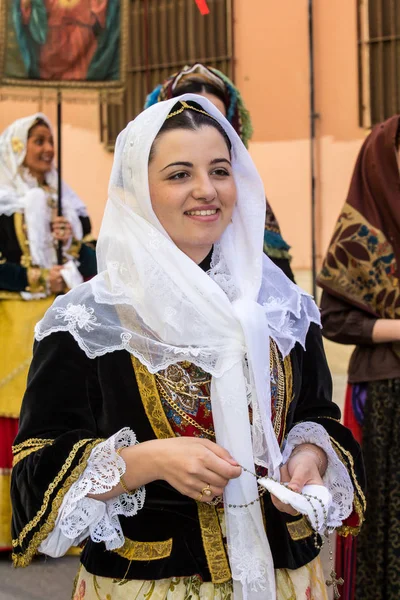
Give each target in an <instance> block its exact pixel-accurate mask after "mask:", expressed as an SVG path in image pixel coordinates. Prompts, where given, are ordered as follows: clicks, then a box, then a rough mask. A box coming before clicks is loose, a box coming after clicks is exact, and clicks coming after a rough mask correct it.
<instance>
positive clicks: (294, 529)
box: [286, 517, 313, 542]
mask: <svg viewBox="0 0 400 600" xmlns="http://www.w3.org/2000/svg"><path fill="white" fill-rule="evenodd" d="M286 527H287V528H288V531H289V535H290V537H291V538H292V540H293V541H295V542H298V541H299V540H305V539H306V538H308V537H310V535H312V533H313V530H312V527H311V525H310V524H309V523H308V521H307V519H306V518H305V517H302V518H301V519H299V520H298V521H292V523H286Z"/></svg>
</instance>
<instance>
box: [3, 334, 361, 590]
mask: <svg viewBox="0 0 400 600" xmlns="http://www.w3.org/2000/svg"><path fill="white" fill-rule="evenodd" d="M281 363H282V365H283V368H284V377H285V380H286V382H287V385H286V397H285V398H284V399H283V401H282V403H281V405H280V406H279V407H278V408H277V410H276V411H275V419H276V418H277V417H278V416H279V417H280V418H281V419H282V425H281V428H280V431H279V435H282V436H284V435H285V434H287V432H288V431H290V429H291V428H292V427H293V426H294V425H295V424H296V423H299V422H302V421H314V422H317V423H320V424H321V425H323V426H324V427H325V428H326V430H327V431H328V433H329V435H330V436H331V439H332V443H333V445H334V447H335V449H337V451H338V453H339V456H341V458H342V460H343V462H344V463H345V465H346V467H347V469H348V471H349V473H350V476H351V478H352V480H353V483H354V487H355V507H356V509H357V513H358V516H359V518H360V520H362V513H363V503H364V497H363V494H362V487H363V484H364V482H363V467H362V459H361V455H360V450H359V447H358V445H357V443H356V442H355V441H354V439H353V437H352V435H351V433H350V431H349V430H347V429H346V428H345V427H343V426H342V425H341V424H340V423H339V421H338V419H340V411H339V408H338V407H337V406H336V405H335V404H334V403H333V402H332V401H331V392H332V386H331V377H330V373H329V370H328V366H327V363H326V359H325V355H324V351H323V346H322V338H321V333H320V330H319V328H318V327H317V326H315V325H312V326H311V328H310V331H309V333H308V337H307V351H306V352H305V351H304V350H303V349H302V348H301V347H300V346H299V345H296V347H295V348H294V350H293V351H292V353H291V355H290V357H289V358H288V359H285V361H281ZM278 413H279V414H278ZM285 415H286V419H285ZM127 426H128V427H130V428H131V429H132V430H133V431H135V433H136V435H137V439H138V441H139V442H142V441H145V440H149V439H153V438H156V437H170V431H171V430H170V429H169V428H168V419H167V418H166V414H165V412H164V410H163V405H162V403H161V400H160V397H159V395H158V392H157V387H156V385H155V378H154V376H153V375H151V374H150V373H149V372H148V371H147V370H146V369H145V367H143V366H142V365H141V364H140V363H139V362H138V361H137V360H136V359H132V357H131V356H130V354H129V353H128V352H127V351H124V350H122V351H116V352H113V353H109V354H106V355H104V356H101V357H98V358H95V359H89V358H87V356H86V355H85V354H84V353H83V351H82V350H80V348H79V347H78V345H77V344H76V342H75V341H74V339H73V337H72V336H71V335H70V334H69V333H66V332H62V333H61V332H60V333H54V334H52V335H50V336H49V337H47V338H45V339H43V340H42V341H41V342H39V343H36V344H35V349H34V357H33V361H32V365H31V369H30V373H29V379H28V388H27V391H26V394H25V397H24V401H23V407H22V412H21V421H20V430H19V433H18V437H17V439H16V441H15V445H14V448H13V451H14V462H15V466H14V469H13V474H12V490H11V493H12V501H13V537H14V542H13V544H14V554H13V558H14V563H15V565H17V566H25V565H27V564H29V562H30V560H31V558H32V556H33V555H34V553H35V552H36V550H37V548H38V546H39V545H40V543H41V541H42V540H43V539H45V538H46V537H47V535H48V533H49V532H50V531H51V530H52V528H53V527H54V522H55V518H56V516H57V511H58V509H59V507H60V505H61V502H62V499H63V497H64V495H65V493H66V492H67V490H68V489H69V487H70V485H71V484H72V483H73V482H74V481H76V479H77V478H78V477H79V475H80V474H81V473H82V472H83V470H84V469H85V466H86V464H87V459H88V457H89V455H90V452H91V450H92V448H93V447H94V446H95V445H96V444H97V443H99V441H100V440H102V439H105V438H108V437H109V436H111V435H113V434H114V433H116V432H117V431H118V430H120V429H121V428H123V427H127ZM261 506H262V509H263V512H264V515H265V523H266V531H267V535H268V538H269V542H270V545H271V549H272V554H273V558H274V564H275V568H281V567H286V568H289V569H296V568H298V567H300V566H302V565H304V564H306V563H308V562H310V561H311V560H312V559H313V558H314V557H315V556H316V554H317V553H318V550H317V549H316V547H315V545H314V536H313V532H312V531H311V529H310V527H309V525H308V523H307V522H306V521H305V519H304V518H303V517H294V518H293V517H289V516H288V515H284V514H283V513H280V512H279V511H277V510H276V509H275V507H274V506H273V505H272V503H271V500H270V498H269V495H268V494H265V495H264V496H263V498H262V504H261ZM218 510H220V509H217V508H215V507H213V506H209V505H207V504H204V503H197V502H196V501H194V500H192V499H190V498H188V497H186V496H183V495H181V494H180V493H179V492H177V491H176V490H175V489H173V488H172V487H171V486H169V485H168V484H167V483H166V482H164V481H155V482H153V483H151V484H148V485H146V500H145V504H144V508H143V509H142V510H140V511H139V512H138V514H137V515H136V516H134V517H130V518H125V517H121V518H120V520H121V524H122V528H123V532H124V536H125V540H126V541H125V545H124V548H123V549H122V551H107V550H106V549H105V546H104V544H103V543H94V542H92V541H91V540H89V541H88V542H87V544H86V546H85V549H84V551H83V554H82V559H81V560H82V562H83V564H84V565H85V567H86V569H87V570H88V571H89V572H91V573H93V574H97V575H101V576H106V577H112V578H117V579H121V578H124V577H125V578H127V579H146V580H152V579H160V578H167V577H172V576H189V575H194V574H198V575H200V576H201V577H202V578H203V580H204V581H213V582H223V581H226V580H228V579H230V571H229V563H228V559H227V554H226V550H225V546H224V539H223V536H222V533H221V528H220V525H219V520H218Z"/></svg>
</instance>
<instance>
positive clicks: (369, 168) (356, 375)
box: [318, 115, 400, 600]
mask: <svg viewBox="0 0 400 600" xmlns="http://www.w3.org/2000/svg"><path fill="white" fill-rule="evenodd" d="M399 122H400V117H399V116H398V115H396V116H394V117H392V118H391V119H389V120H388V121H386V122H385V123H382V124H380V125H377V126H376V127H374V129H373V130H372V132H371V134H370V135H369V136H368V138H367V139H366V140H365V142H364V144H363V146H362V148H361V151H360V153H359V156H358V159H357V162H356V165H355V168H354V173H353V178H352V181H351V184H350V189H349V193H348V197H347V201H346V204H345V205H344V208H343V211H342V213H341V215H340V217H339V219H338V222H337V224H336V228H335V232H334V235H333V238H332V241H331V244H330V246H329V249H328V252H327V255H326V257H325V260H324V264H323V268H322V271H321V273H320V275H319V278H318V283H319V285H320V286H321V287H322V288H323V290H324V291H323V294H322V301H321V310H322V324H323V335H324V336H325V337H326V338H328V339H330V340H332V341H334V342H338V343H340V344H354V345H355V346H356V348H355V350H354V352H353V355H352V357H351V360H350V364H349V371H348V382H349V385H348V389H347V395H346V404H345V414H344V422H345V425H347V426H348V427H350V428H351V429H352V431H353V433H354V435H355V437H356V438H357V439H358V440H359V441H360V442H362V446H363V454H364V460H365V467H366V476H367V513H366V522H365V524H364V526H363V529H362V531H361V534H360V536H359V537H358V538H357V560H355V551H352V546H353V543H352V542H351V540H349V539H347V538H345V539H343V540H339V552H338V565H337V566H338V570H340V571H341V572H342V574H343V575H344V578H345V580H346V581H347V584H346V590H345V596H344V598H345V600H350V599H352V598H354V597H355V598H357V600H397V598H400V552H399V547H400V460H399V449H400V402H399V400H400V353H399V349H400V344H399V342H400V321H399V320H398V319H399V317H400V287H399V277H400V267H399V265H400V177H399V167H398V149H399ZM349 526H350V528H347V532H348V531H351V530H352V529H353V530H354V528H355V526H356V523H349ZM345 533H346V531H345ZM353 550H354V548H353ZM356 566H357V568H355V567H356ZM355 571H356V573H355ZM354 588H355V589H356V591H355V596H354Z"/></svg>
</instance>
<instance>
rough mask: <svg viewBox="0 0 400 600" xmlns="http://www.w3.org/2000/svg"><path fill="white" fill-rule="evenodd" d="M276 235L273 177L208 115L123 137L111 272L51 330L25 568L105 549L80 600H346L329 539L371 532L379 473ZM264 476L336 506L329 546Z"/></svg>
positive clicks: (18, 511)
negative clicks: (363, 498) (369, 512)
mask: <svg viewBox="0 0 400 600" xmlns="http://www.w3.org/2000/svg"><path fill="white" fill-rule="evenodd" d="M264 217H265V195H264V189H263V185H262V181H261V178H260V176H259V174H258V173H257V170H256V168H255V166H254V163H253V161H252V160H251V157H250V155H249V153H248V152H247V150H246V148H245V147H244V145H243V144H242V142H241V141H240V139H239V137H238V135H237V134H236V133H235V131H234V129H233V128H232V127H231V125H230V124H229V123H228V121H227V120H226V119H225V117H224V116H223V115H222V114H221V113H220V112H219V111H218V109H217V108H215V107H214V106H213V104H211V103H210V102H209V101H208V100H206V99H205V98H201V97H199V96H193V95H190V96H189V95H185V96H182V97H181V98H179V99H178V100H176V99H173V100H169V101H166V102H160V103H158V104H156V105H154V106H152V107H151V108H149V109H148V110H146V111H144V112H143V113H142V114H141V115H139V116H138V117H137V118H136V119H135V121H133V122H132V123H130V124H129V125H128V126H127V128H126V129H125V130H124V131H123V132H122V133H121V134H120V135H119V137H118V140H117V145H116V151H115V156H114V164H113V169H112V173H111V179H110V185H109V199H108V202H107V207H106V211H105V214H104V219H103V223H102V227H101V232H100V236H99V242H98V248H97V249H98V260H99V268H100V269H99V270H100V273H99V275H97V276H96V277H95V278H93V279H92V280H91V281H89V282H87V283H85V284H83V285H82V286H79V287H78V288H76V289H75V290H72V291H71V292H70V293H69V294H67V295H66V296H65V297H61V298H57V299H56V301H55V302H54V304H53V306H52V307H51V308H50V309H49V310H48V311H47V313H46V315H45V317H44V318H43V319H42V321H41V322H40V323H39V324H38V326H37V328H36V344H35V351H34V358H33V361H32V365H31V371H30V378H29V384H28V388H27V390H26V393H25V397H24V405H23V411H22V418H21V427H20V430H19V433H18V437H17V440H16V443H15V446H14V456H15V458H14V463H15V466H14V469H13V485H12V496H13V507H14V510H13V527H14V542H13V544H14V563H15V564H16V565H17V566H25V565H27V564H28V563H29V562H30V560H31V559H32V556H33V555H34V553H35V552H36V551H37V550H38V551H39V552H42V553H44V554H48V555H50V556H55V557H56V556H61V555H62V554H64V553H65V552H66V551H67V550H68V548H69V547H70V546H71V545H73V544H77V543H81V542H82V541H83V540H85V539H87V543H86V545H85V549H84V551H83V553H82V556H81V562H82V566H81V569H80V572H79V575H78V578H77V583H76V589H75V596H74V598H75V600H78V598H79V599H82V598H83V597H84V598H85V600H95V599H96V598H97V599H98V598H99V597H100V596H101V597H102V598H106V597H107V598H109V599H110V600H117V599H119V600H125V599H126V600H128V598H129V599H130V598H136V600H179V599H181V598H189V597H190V598H192V599H193V600H199V599H200V598H202V599H204V600H229V599H232V598H234V599H235V600H239V599H240V598H246V599H247V600H265V599H266V598H268V599H269V600H289V599H290V600H294V599H296V600H307V598H313V600H326V599H327V593H326V588H325V584H324V579H323V575H322V569H321V564H320V560H319V558H318V554H319V543H318V535H317V532H321V533H322V532H323V531H324V530H325V529H326V528H329V529H334V528H336V527H339V526H340V525H341V524H342V522H343V520H344V519H345V518H346V517H347V516H348V515H350V514H351V512H352V509H353V499H355V500H356V502H358V498H355V494H354V488H353V485H354V486H355V487H357V486H358V487H357V489H358V490H361V488H360V485H359V483H358V480H357V477H361V481H362V464H361V460H360V457H359V449H358V446H357V444H356V443H355V442H354V440H353V438H352V437H351V435H350V434H349V433H348V431H347V430H346V429H344V428H343V427H342V426H341V425H340V422H339V420H338V419H339V418H340V411H339V409H338V407H337V406H336V405H335V404H333V403H332V401H331V391H332V389H331V380H330V375H329V371H328V367H327V363H326V360H325V356H324V351H323V346H322V343H321V333H320V330H319V327H318V323H319V311H318V308H317V306H316V305H315V303H314V302H313V300H312V298H311V297H310V296H308V295H307V294H305V293H304V292H302V291H301V290H300V289H299V288H298V287H297V286H296V285H295V284H293V283H292V282H291V281H290V280H289V279H288V278H287V277H286V276H285V275H284V274H283V273H282V271H281V270H280V269H279V268H278V267H277V266H276V265H274V264H273V263H272V261H271V260H270V259H269V258H268V257H266V256H265V255H264V254H263V236H264ZM305 350H307V351H305ZM55 388H56V389H57V394H56V395H55V394H54V393H53V390H54V389H55ZM133 428H134V430H133ZM285 436H286V441H285V444H284V440H285ZM336 443H337V444H340V448H341V449H343V457H344V458H343V461H342V460H340V459H339V458H338V455H337V453H336V451H335V448H336V446H335V444H336ZM262 476H268V477H269V478H274V479H276V478H278V477H281V478H282V481H283V482H285V483H287V484H288V486H290V488H291V490H292V491H291V494H292V496H291V498H293V496H295V497H297V494H298V493H299V492H301V490H302V489H303V486H305V485H310V486H311V485H313V486H316V487H317V490H318V491H321V487H318V486H322V485H324V486H326V488H328V489H329V490H330V492H328V490H326V489H324V488H323V490H324V492H326V493H325V496H326V497H329V498H331V501H329V506H328V505H326V504H323V505H322V507H323V509H324V511H325V512H324V514H323V511H321V510H320V511H319V513H318V512H317V508H318V507H317V505H315V506H313V509H314V511H315V513H316V514H317V515H318V514H320V518H319V520H318V522H317V521H315V520H314V522H313V526H314V528H315V530H316V531H315V535H313V531H312V529H311V527H310V525H309V524H308V521H306V520H305V519H304V518H303V516H302V515H300V514H296V511H295V510H294V509H293V508H292V507H291V506H290V505H288V504H284V503H283V502H281V501H279V500H278V499H277V498H275V497H273V496H271V495H269V494H267V493H266V488H262V489H261V488H258V485H257V479H258V477H262ZM278 487H279V488H283V489H284V490H285V491H287V489H286V487H284V486H279V485H278ZM315 494H317V491H316V492H315ZM361 494H362V492H361ZM320 497H321V496H315V497H314V504H315V502H318V498H320ZM281 498H282V497H281ZM305 498H306V496H302V499H303V506H304V504H305V503H307V500H304V499H305ZM283 499H284V498H283ZM357 506H358V504H357ZM310 511H311V513H310V514H312V512H313V511H312V509H311V508H310ZM322 517H323V518H322Z"/></svg>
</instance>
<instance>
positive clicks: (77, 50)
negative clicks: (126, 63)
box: [0, 0, 123, 87]
mask: <svg viewBox="0 0 400 600" xmlns="http://www.w3.org/2000/svg"><path fill="white" fill-rule="evenodd" d="M121 5H123V2H121V1H120V0H7V2H5V7H3V11H5V13H4V14H3V23H2V27H3V28H4V31H3V39H5V44H4V48H3V53H4V56H3V82H5V83H15V84H18V83H21V84H24V83H25V82H26V83H28V82H29V81H30V82H32V80H34V81H35V82H37V83H38V84H39V85H40V82H47V85H48V84H50V85H51V83H55V84H56V83H57V82H61V84H63V83H65V84H67V85H68V83H69V84H72V85H74V84H79V83H80V84H83V85H85V83H86V84H87V83H90V82H93V83H96V82H110V83H112V82H115V83H118V82H119V80H120V78H121V77H120V71H122V69H121V56H120V54H121V47H122V44H121V35H122V29H123V28H121V22H122V13H123V10H122V9H121ZM0 38H1V35H0ZM11 80H14V81H11ZM79 87H80V86H79Z"/></svg>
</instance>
